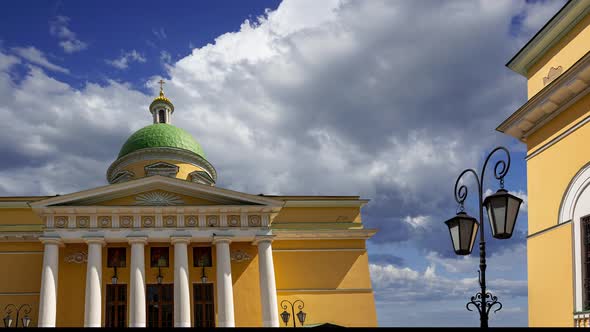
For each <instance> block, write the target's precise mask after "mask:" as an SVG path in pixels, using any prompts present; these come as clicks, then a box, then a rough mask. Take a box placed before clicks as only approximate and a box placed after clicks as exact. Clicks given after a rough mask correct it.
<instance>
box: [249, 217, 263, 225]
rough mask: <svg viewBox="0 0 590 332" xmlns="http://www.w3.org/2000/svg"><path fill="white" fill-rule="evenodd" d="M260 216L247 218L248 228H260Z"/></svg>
mask: <svg viewBox="0 0 590 332" xmlns="http://www.w3.org/2000/svg"><path fill="white" fill-rule="evenodd" d="M260 224H261V222H260V216H258V215H253V216H248V226H250V227H260Z"/></svg>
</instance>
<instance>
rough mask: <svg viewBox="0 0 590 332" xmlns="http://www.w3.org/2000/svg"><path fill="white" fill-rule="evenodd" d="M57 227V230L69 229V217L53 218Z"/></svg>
mask: <svg viewBox="0 0 590 332" xmlns="http://www.w3.org/2000/svg"><path fill="white" fill-rule="evenodd" d="M53 220H54V224H55V227H57V228H65V227H68V217H66V216H56V217H55V218H53Z"/></svg>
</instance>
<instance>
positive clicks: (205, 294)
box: [193, 284, 215, 327]
mask: <svg viewBox="0 0 590 332" xmlns="http://www.w3.org/2000/svg"><path fill="white" fill-rule="evenodd" d="M193 295H194V305H195V327H215V305H214V304H213V284H194V285H193Z"/></svg>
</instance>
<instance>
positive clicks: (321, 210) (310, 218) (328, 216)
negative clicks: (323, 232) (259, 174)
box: [273, 207, 361, 224]
mask: <svg viewBox="0 0 590 332" xmlns="http://www.w3.org/2000/svg"><path fill="white" fill-rule="evenodd" d="M305 222H316V223H317V222H330V223H333V222H359V223H360V222H361V214H360V208H358V207H334V208H325V207H317V208H315V207H285V208H283V209H281V211H280V212H279V214H278V215H277V216H276V217H275V218H274V220H273V224H279V223H305Z"/></svg>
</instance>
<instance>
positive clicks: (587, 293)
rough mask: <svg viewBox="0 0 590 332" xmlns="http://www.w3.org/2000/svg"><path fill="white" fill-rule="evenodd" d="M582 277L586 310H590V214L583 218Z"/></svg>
mask: <svg viewBox="0 0 590 332" xmlns="http://www.w3.org/2000/svg"><path fill="white" fill-rule="evenodd" d="M582 246H583V247H582V249H583V252H582V264H583V267H582V278H583V280H584V297H583V298H584V310H590V216H586V217H583V218H582Z"/></svg>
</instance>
